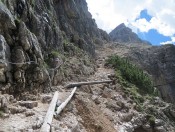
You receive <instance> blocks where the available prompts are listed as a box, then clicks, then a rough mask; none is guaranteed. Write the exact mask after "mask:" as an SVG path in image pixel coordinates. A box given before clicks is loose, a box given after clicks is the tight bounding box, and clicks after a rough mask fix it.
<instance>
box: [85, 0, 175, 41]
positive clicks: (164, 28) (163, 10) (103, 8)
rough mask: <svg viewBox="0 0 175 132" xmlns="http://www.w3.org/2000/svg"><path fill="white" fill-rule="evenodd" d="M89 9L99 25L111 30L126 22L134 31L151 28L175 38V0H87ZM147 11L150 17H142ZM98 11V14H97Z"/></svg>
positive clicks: (147, 30) (146, 30)
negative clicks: (143, 12)
mask: <svg viewBox="0 0 175 132" xmlns="http://www.w3.org/2000/svg"><path fill="white" fill-rule="evenodd" d="M87 2H88V7H89V11H90V12H91V13H92V15H93V17H94V18H95V19H96V22H97V25H98V26H99V27H100V28H102V29H104V30H106V31H107V32H110V31H111V30H112V29H114V28H115V27H116V26H117V25H119V24H120V23H125V24H126V25H127V26H129V27H130V28H132V30H133V31H134V32H136V33H137V31H139V32H145V33H147V32H149V30H151V29H155V30H157V32H158V33H160V34H162V35H164V36H169V37H171V39H172V40H171V41H172V42H173V38H174V35H175V24H174V22H175V12H174V9H175V0H168V1H167V0H147V1H145V0H132V1H131V0H122V1H121V0H100V1H99V0H87ZM142 11H146V13H147V15H148V16H151V17H150V18H149V19H146V16H145V18H144V17H141V13H142ZM97 13H98V15H96V14H97Z"/></svg>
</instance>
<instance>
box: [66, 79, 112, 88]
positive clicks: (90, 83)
mask: <svg viewBox="0 0 175 132" xmlns="http://www.w3.org/2000/svg"><path fill="white" fill-rule="evenodd" d="M110 82H112V80H105V81H91V82H77V83H71V84H68V85H66V86H65V88H72V87H79V86H81V85H93V84H100V83H110Z"/></svg>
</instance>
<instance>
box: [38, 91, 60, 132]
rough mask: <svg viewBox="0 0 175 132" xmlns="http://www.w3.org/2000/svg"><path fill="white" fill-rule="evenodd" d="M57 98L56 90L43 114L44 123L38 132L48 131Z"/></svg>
mask: <svg viewBox="0 0 175 132" xmlns="http://www.w3.org/2000/svg"><path fill="white" fill-rule="evenodd" d="M57 100H58V92H57V91H56V92H55V94H54V96H53V98H52V101H51V103H50V106H49V109H48V111H47V114H46V116H45V119H44V123H43V125H42V127H41V130H40V132H50V129H51V128H50V125H51V123H52V118H53V115H54V111H55V107H56V102H57Z"/></svg>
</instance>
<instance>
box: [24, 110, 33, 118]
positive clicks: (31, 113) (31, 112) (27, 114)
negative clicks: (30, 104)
mask: <svg viewBox="0 0 175 132" xmlns="http://www.w3.org/2000/svg"><path fill="white" fill-rule="evenodd" d="M25 115H26V117H28V116H33V115H35V113H34V112H33V111H27V112H25Z"/></svg>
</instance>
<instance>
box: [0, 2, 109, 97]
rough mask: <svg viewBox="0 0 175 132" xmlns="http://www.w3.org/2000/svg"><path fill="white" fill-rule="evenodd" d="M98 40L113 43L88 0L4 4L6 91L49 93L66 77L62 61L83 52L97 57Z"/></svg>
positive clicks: (0, 74)
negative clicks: (89, 9)
mask: <svg viewBox="0 0 175 132" xmlns="http://www.w3.org/2000/svg"><path fill="white" fill-rule="evenodd" d="M96 39H100V40H101V41H109V37H108V35H107V34H106V33H105V32H103V31H101V30H100V29H98V28H97V25H96V24H95V21H94V20H93V19H92V17H91V14H90V13H89V12H88V8H87V3H86V1H85V0H3V1H0V43H1V44H0V62H1V63H0V85H1V89H0V90H1V91H3V92H5V93H12V94H15V95H16V94H22V93H23V92H26V91H28V92H32V93H34V94H36V93H38V92H43V91H49V90H50V88H49V87H50V85H51V83H53V81H52V80H53V78H54V77H55V76H56V77H57V78H61V77H62V73H60V71H59V67H60V65H61V64H62V63H63V58H62V57H60V56H62V55H63V56H64V54H66V55H67V54H68V55H69V56H73V55H75V54H78V53H76V52H77V51H81V53H82V51H83V50H84V53H85V52H87V53H88V54H89V55H90V56H94V54H95V49H94V47H95V43H94V42H95V40H96ZM72 52H73V54H72ZM61 54H62V55H61ZM82 54H83V53H82ZM82 56H85V54H84V55H81V57H82ZM65 58H66V57H65ZM65 63H66V62H65ZM69 66H70V65H69ZM84 69H85V68H84ZM74 70H75V69H74ZM81 74H82V73H81Z"/></svg>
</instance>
